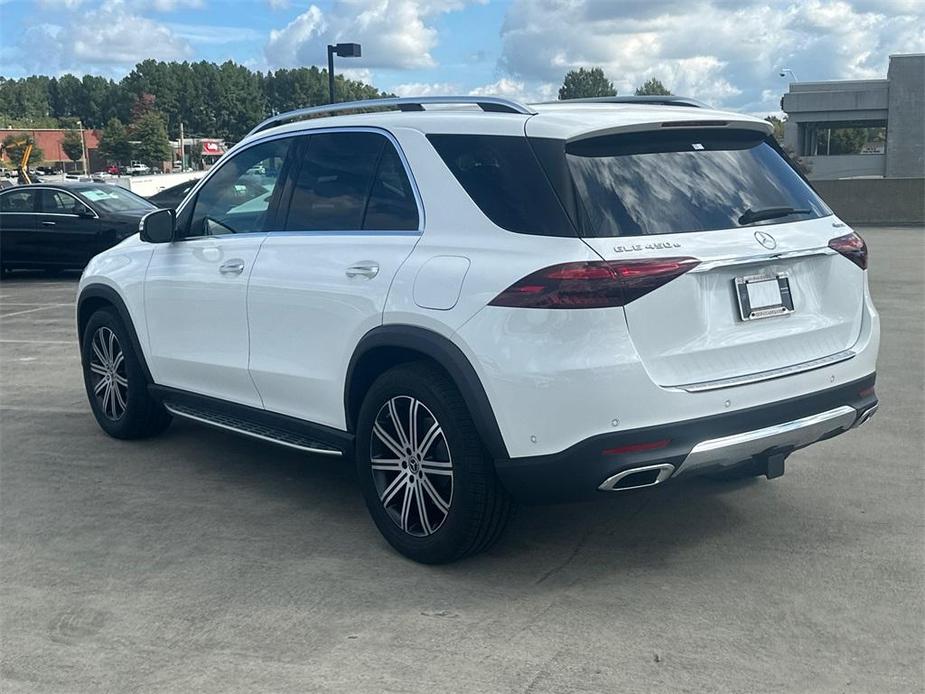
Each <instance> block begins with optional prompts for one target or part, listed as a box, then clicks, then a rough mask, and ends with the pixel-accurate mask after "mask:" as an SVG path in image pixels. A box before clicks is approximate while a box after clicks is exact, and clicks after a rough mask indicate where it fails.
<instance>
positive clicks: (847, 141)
mask: <svg viewBox="0 0 925 694" xmlns="http://www.w3.org/2000/svg"><path fill="white" fill-rule="evenodd" d="M866 143H867V130H866V129H864V128H833V129H832V139H831V141H830V142H829V143H828V144H829V147H828V151H829V154H860V153H861V148H862V147H863V146H864V145H865V144H866Z"/></svg>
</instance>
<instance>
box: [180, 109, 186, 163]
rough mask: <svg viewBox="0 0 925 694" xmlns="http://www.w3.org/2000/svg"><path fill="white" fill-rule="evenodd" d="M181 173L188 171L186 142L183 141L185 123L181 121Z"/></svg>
mask: <svg viewBox="0 0 925 694" xmlns="http://www.w3.org/2000/svg"><path fill="white" fill-rule="evenodd" d="M180 171H186V140H184V139H183V121H182V120H181V121H180Z"/></svg>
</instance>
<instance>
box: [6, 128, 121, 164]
mask: <svg viewBox="0 0 925 694" xmlns="http://www.w3.org/2000/svg"><path fill="white" fill-rule="evenodd" d="M67 132H68V131H67V130H65V129H63V128H31V129H24V128H6V129H4V130H0V141H2V140H5V139H6V138H7V137H8V136H10V135H13V136H14V137H17V138H18V137H27V136H28V137H31V138H32V140H33V142H35V146H36V147H37V148H38V149H40V150H41V152H42V159H41V161H38V160H36V159H35V158H34V157H33V159H32V160H31V161H30V163H29V166H30V167H35V166H39V165H43V166H50V167H53V168H60V169H62V170H66V171H79V170H80V160H78V161H76V162H73V161H71V159H70V158H69V157H68V156H67V154H65V153H64V146H63V142H64V135H65V133H67ZM78 132H79V131H78ZM83 136H84V146H85V147H86V150H87V165H88V167H89V169H90V170H91V171H96V170H98V169H99V168H101V167H102V166H103V159H102V157H100V156H99V155H98V152H97V150H98V149H99V146H100V131H99V130H84V131H83ZM3 163H4V165H5V166H8V167H10V168H14V167H15V166H16V165H17V164H19V162H14V161H10V158H9V156H8V155H7V153H6V151H4V152H3Z"/></svg>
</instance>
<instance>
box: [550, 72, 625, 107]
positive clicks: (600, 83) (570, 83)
mask: <svg viewBox="0 0 925 694" xmlns="http://www.w3.org/2000/svg"><path fill="white" fill-rule="evenodd" d="M616 95H617V90H616V89H614V87H613V82H611V81H610V80H608V79H607V76H606V75H605V74H604V71H603V70H602V69H601V68H599V67H592V68H589V69H587V70H586V69H585V68H583V67H581V68H578V69H577V70H569V71H568V73H567V74H566V75H565V79H564V80H563V81H562V86H561V87H559V100H560V101H565V100H566V99H587V98H592V97H597V96H616Z"/></svg>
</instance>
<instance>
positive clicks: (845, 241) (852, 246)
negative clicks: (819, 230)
mask: <svg viewBox="0 0 925 694" xmlns="http://www.w3.org/2000/svg"><path fill="white" fill-rule="evenodd" d="M829 248H832V249H834V250H836V251H838V252H839V253H841V254H842V255H843V256H845V257H846V258H847V259H848V260H850V261H851V262H852V263H854V264H855V265H857V266H858V267H859V268H861V269H862V270H866V269H867V244H866V243H864V239H862V238H861V237H860V236H858V235H857V234H855V233H854V232H853V231H852V232H851V233H850V234H845V235H844V236H839V237H838V238H834V239H832V240H831V241H829Z"/></svg>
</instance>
